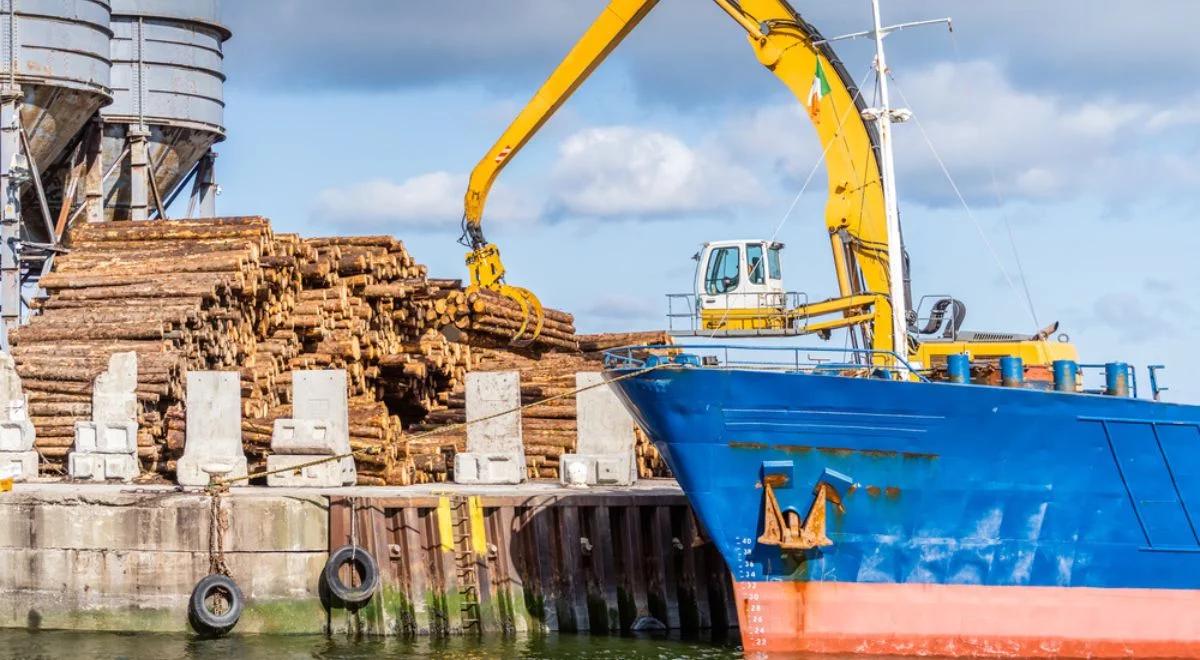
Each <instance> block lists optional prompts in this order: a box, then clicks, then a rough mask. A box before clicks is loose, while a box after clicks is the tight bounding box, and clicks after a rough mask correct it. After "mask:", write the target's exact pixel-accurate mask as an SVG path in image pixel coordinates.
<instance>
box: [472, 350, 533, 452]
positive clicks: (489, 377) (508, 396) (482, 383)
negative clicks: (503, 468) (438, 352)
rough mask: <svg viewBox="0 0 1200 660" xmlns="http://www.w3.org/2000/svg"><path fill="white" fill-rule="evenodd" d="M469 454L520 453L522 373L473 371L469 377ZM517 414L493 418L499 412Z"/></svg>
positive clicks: (521, 450)
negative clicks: (519, 409) (518, 409)
mask: <svg viewBox="0 0 1200 660" xmlns="http://www.w3.org/2000/svg"><path fill="white" fill-rule="evenodd" d="M466 395H467V422H468V423H469V424H470V425H469V426H467V451H469V452H478V453H482V454H508V453H518V454H520V455H521V457H522V458H521V462H522V463H524V454H525V446H524V444H522V442H521V413H520V412H519V411H517V410H516V409H517V408H519V407H520V405H521V374H520V373H519V372H516V371H472V372H470V373H468V374H467V391H466ZM510 410H511V411H513V412H510V413H507V414H503V415H500V416H498V417H494V418H491V419H486V420H484V421H478V422H476V421H475V420H482V419H484V418H487V417H491V416H492V415H496V414H497V413H503V412H505V411H510Z"/></svg>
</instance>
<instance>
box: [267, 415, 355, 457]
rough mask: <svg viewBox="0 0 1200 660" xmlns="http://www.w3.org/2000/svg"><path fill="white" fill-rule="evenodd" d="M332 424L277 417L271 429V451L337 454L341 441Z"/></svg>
mask: <svg viewBox="0 0 1200 660" xmlns="http://www.w3.org/2000/svg"><path fill="white" fill-rule="evenodd" d="M332 426H333V425H332V424H330V423H329V422H328V421H325V420H315V419H277V420H275V426H274V428H273V429H272V430H271V451H272V452H274V453H276V454H318V455H323V456H333V455H335V454H338V453H339V452H338V449H339V448H340V445H341V444H342V442H341V438H339V437H338V436H337V434H336V433H335V432H334V430H333V428H332ZM348 442H349V440H348V439H347V443H348Z"/></svg>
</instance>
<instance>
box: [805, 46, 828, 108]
mask: <svg viewBox="0 0 1200 660" xmlns="http://www.w3.org/2000/svg"><path fill="white" fill-rule="evenodd" d="M831 91H833V89H832V88H831V87H830V86H829V79H828V78H826V77H825V67H823V66H821V59H820V58H817V70H816V72H815V73H814V74H813V81H812V87H811V88H809V90H808V100H807V101H805V105H807V106H808V116H810V117H812V120H813V121H814V122H818V123H819V122H820V121H821V99H823V98H825V96H826V95H828V94H829V92H831Z"/></svg>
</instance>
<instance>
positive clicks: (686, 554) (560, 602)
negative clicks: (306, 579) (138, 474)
mask: <svg viewBox="0 0 1200 660" xmlns="http://www.w3.org/2000/svg"><path fill="white" fill-rule="evenodd" d="M449 499H450V500H451V502H448V503H447V504H448V506H443V508H441V510H440V511H439V508H438V504H439V500H438V498H436V497H393V498H371V497H356V498H346V497H334V498H331V502H330V524H329V536H330V538H329V545H330V549H331V550H332V549H334V548H337V547H340V546H342V545H345V544H346V543H349V542H350V539H351V537H352V536H353V538H354V539H355V541H356V542H357V543H358V544H359V545H360V546H361V547H363V548H364V549H365V550H366V551H367V552H370V553H371V554H372V555H373V556H374V557H375V558H376V559H377V561H378V562H379V565H380V568H381V571H382V584H381V590H380V592H379V593H378V594H377V595H376V596H375V598H373V599H372V601H371V602H370V603H369V604H368V605H367V606H366V607H365V608H363V609H359V610H355V611H350V610H344V609H338V608H337V607H336V606H335V607H334V608H333V609H331V611H330V630H331V631H333V632H346V631H351V632H360V633H368V634H377V635H427V634H433V635H438V634H460V633H479V632H483V633H496V632H508V633H511V632H524V631H577V632H588V631H591V632H610V631H611V632H615V631H627V630H630V629H641V630H653V629H655V627H656V626H658V625H661V626H662V627H664V628H668V629H671V630H682V631H691V632H695V631H699V630H710V629H711V630H724V629H728V628H732V627H736V626H737V611H736V605H735V601H734V597H733V590H732V582H731V580H730V577H729V572H728V569H726V567H725V562H724V561H723V560H722V559H721V556H720V554H719V553H718V552H717V550H716V548H715V547H714V546H713V544H712V543H711V542H710V541H708V540H707V539H705V538H704V535H703V532H702V531H701V530H700V528H699V524H698V523H697V521H696V518H695V516H694V515H693V514H692V512H691V509H690V508H689V507H688V506H687V501H686V499H685V498H684V497H683V496H682V495H681V494H679V493H670V494H666V493H662V492H656V491H651V490H647V491H642V492H638V493H637V494H636V495H634V494H632V493H628V492H620V493H609V494H604V493H598V494H589V493H580V494H573V495H570V496H546V495H539V496H527V495H524V496H517V495H511V496H503V495H499V496H493V495H486V496H483V497H481V498H480V499H481V500H482V502H481V508H482V511H483V522H484V525H483V527H484V530H485V536H486V539H484V544H483V545H484V546H485V547H486V548H487V551H486V552H485V553H483V554H475V553H474V552H472V551H471V550H470V547H469V546H470V545H471V542H470V538H469V535H461V536H460V535H458V534H457V533H456V532H454V531H453V530H455V529H457V528H458V526H457V525H454V524H451V525H448V527H449V528H450V530H452V531H451V535H452V536H453V538H448V539H443V537H442V532H443V531H446V528H447V525H439V520H438V516H439V515H445V514H446V513H449V514H450V515H451V517H453V518H457V517H458V516H459V515H460V514H461V510H460V508H461V507H462V506H463V502H465V500H466V498H465V497H460V498H453V497H451V498H449ZM352 520H353V523H352V522H351V521H352ZM455 522H457V521H455ZM439 530H440V531H439Z"/></svg>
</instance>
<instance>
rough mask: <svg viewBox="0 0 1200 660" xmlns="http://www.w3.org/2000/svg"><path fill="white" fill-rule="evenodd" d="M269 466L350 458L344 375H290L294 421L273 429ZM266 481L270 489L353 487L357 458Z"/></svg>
mask: <svg viewBox="0 0 1200 660" xmlns="http://www.w3.org/2000/svg"><path fill="white" fill-rule="evenodd" d="M271 452H272V453H273V455H272V456H269V457H268V458H267V466H268V467H270V466H271V465H272V462H271V459H275V461H274V464H275V465H278V466H280V467H286V466H288V465H295V464H297V463H305V462H309V461H312V460H316V459H317V458H320V457H322V456H336V455H341V454H349V453H350V403H349V400H348V394H347V385H346V372H345V371H344V370H342V369H327V370H318V371H293V372H292V419H283V420H276V421H275V425H274V427H273V428H272V429H271ZM272 479H273V477H267V484H268V485H271V486H317V487H331V486H342V485H347V486H350V485H354V484H355V483H357V481H358V474H357V471H356V469H355V466H354V458H353V457H352V456H347V457H345V458H342V459H340V460H338V461H332V462H329V463H322V464H321V465H319V466H314V467H312V468H305V469H304V470H302V471H301V473H300V474H292V473H287V474H282V475H277V478H274V480H273V481H272Z"/></svg>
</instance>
